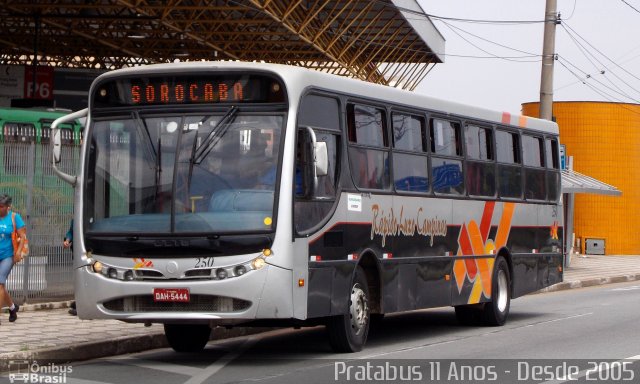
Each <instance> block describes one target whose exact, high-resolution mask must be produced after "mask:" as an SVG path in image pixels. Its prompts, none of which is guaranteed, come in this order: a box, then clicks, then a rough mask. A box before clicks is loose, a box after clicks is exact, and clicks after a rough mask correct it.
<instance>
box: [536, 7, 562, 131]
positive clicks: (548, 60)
mask: <svg viewBox="0 0 640 384" xmlns="http://www.w3.org/2000/svg"><path fill="white" fill-rule="evenodd" d="M557 9H558V0H547V8H546V11H545V17H544V41H543V45H542V74H541V79H540V118H541V119H545V120H553V62H554V60H555V55H556V53H555V50H556V24H557V23H558V16H557Z"/></svg>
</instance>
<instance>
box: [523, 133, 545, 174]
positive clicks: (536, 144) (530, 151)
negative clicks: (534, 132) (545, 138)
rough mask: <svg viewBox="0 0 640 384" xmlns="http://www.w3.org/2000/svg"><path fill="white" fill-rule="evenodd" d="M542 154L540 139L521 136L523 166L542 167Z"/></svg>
mask: <svg viewBox="0 0 640 384" xmlns="http://www.w3.org/2000/svg"><path fill="white" fill-rule="evenodd" d="M543 153H544V152H543V147H542V137H536V136H531V135H522V159H523V164H524V165H525V166H529V167H542V166H543V164H544V162H543V160H542V154H543Z"/></svg>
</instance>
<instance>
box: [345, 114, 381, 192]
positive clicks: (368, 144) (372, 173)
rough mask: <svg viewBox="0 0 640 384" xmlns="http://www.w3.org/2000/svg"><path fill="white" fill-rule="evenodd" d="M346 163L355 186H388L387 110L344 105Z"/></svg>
mask: <svg viewBox="0 0 640 384" xmlns="http://www.w3.org/2000/svg"><path fill="white" fill-rule="evenodd" d="M347 124H348V132H349V141H350V144H351V145H350V147H349V151H348V152H349V165H350V169H351V176H352V178H353V181H354V183H355V185H356V186H357V187H358V188H366V189H384V190H386V189H390V188H391V175H390V170H389V167H390V164H389V151H388V149H386V148H387V147H388V139H387V128H386V127H387V123H386V113H385V111H384V110H383V109H381V108H375V107H371V106H363V105H355V104H350V105H348V106H347Z"/></svg>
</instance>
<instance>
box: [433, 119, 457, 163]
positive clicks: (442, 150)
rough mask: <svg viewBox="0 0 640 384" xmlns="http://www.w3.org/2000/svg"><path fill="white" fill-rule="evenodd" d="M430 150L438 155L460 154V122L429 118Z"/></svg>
mask: <svg viewBox="0 0 640 384" xmlns="http://www.w3.org/2000/svg"><path fill="white" fill-rule="evenodd" d="M430 136H431V137H430V138H431V151H432V152H433V153H435V154H438V155H447V156H461V155H462V150H461V148H460V124H458V123H455V122H452V121H448V120H443V119H431V130H430Z"/></svg>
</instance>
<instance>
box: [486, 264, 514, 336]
mask: <svg viewBox="0 0 640 384" xmlns="http://www.w3.org/2000/svg"><path fill="white" fill-rule="evenodd" d="M510 306H511V275H510V274H509V265H508V264H507V261H506V260H505V259H504V257H502V256H499V257H498V258H497V259H496V262H495V264H494V267H493V276H492V278H491V301H489V302H488V303H486V304H485V305H484V308H483V311H482V318H483V322H484V324H485V325H490V326H500V325H504V323H505V322H506V321H507V317H508V316H509V307H510Z"/></svg>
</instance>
